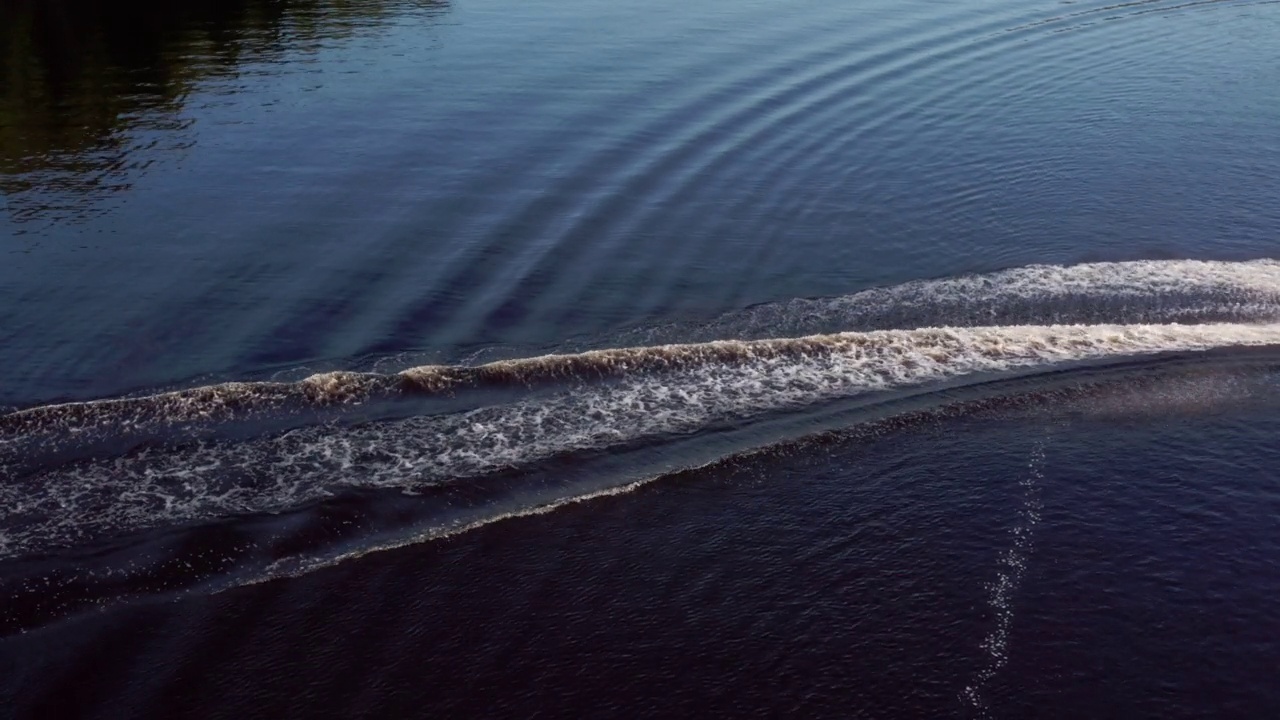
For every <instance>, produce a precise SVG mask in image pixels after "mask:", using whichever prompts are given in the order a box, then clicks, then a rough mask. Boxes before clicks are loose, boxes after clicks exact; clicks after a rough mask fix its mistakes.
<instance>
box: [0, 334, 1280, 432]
mask: <svg viewBox="0 0 1280 720" xmlns="http://www.w3.org/2000/svg"><path fill="white" fill-rule="evenodd" d="M1276 327H1280V325H1276V324H1256V325H1255V324H1239V323H1220V324H1205V325H1177V324H1170V325H1054V326H1003V327H987V328H922V329H917V330H881V331H870V332H847V333H835V334H828V335H811V336H808V337H800V338H779V339H768V340H719V341H711V342H704V343H690V344H672V345H662V346H654V347H637V348H618V349H609V350H592V351H587V352H582V353H577V354H571V355H544V356H540V357H533V358H522V359H516V360H501V361H497V362H492V363H488V364H485V365H478V366H451V365H427V366H421V367H416V368H411V369H408V370H404V371H402V372H399V373H396V374H391V375H381V374H374V373H353V372H331V373H323V374H318V375H313V376H311V377H308V378H306V379H304V380H301V381H299V382H296V383H276V382H260V383H225V384H222V385H213V386H206V387H199V388H193V389H189V390H179V391H174V392H169V393H163V394H159V395H150V396H144V397H139V398H125V399H117V400H100V401H90V402H83V403H68V404H64V405H50V406H43V407H37V408H32V409H28V410H22V411H18V412H14V413H10V414H8V415H4V416H0V448H3V446H4V440H5V438H4V436H5V435H7V436H9V440H10V441H11V440H12V439H13V438H15V437H17V436H21V435H22V434H24V433H40V432H49V431H80V432H82V431H85V430H88V429H92V428H94V427H101V426H103V425H109V426H111V427H114V428H117V429H121V428H127V429H134V430H138V429H140V428H144V427H146V426H148V425H165V424H169V425H173V424H182V423H193V422H208V423H217V422H225V421H229V420H232V419H235V418H236V417H237V416H243V415H251V414H253V413H259V412H263V411H269V410H277V411H279V410H285V409H289V408H306V407H328V406H334V405H343V404H357V403H361V402H364V401H367V400H369V399H370V398H372V397H375V396H381V397H391V396H395V395H406V394H410V395H422V394H448V395H452V394H454V393H456V392H459V391H462V390H465V389H469V388H483V387H511V386H516V387H518V386H533V385H538V384H545V383H556V382H564V381H589V380H598V379H607V378H627V377H635V376H639V375H646V374H662V373H673V372H681V371H689V370H693V369H698V368H705V367H714V366H719V367H730V366H738V365H750V364H760V363H765V364H778V363H785V362H786V361H789V360H791V361H800V362H812V361H820V360H822V359H833V358H839V359H840V362H845V363H848V362H853V363H856V364H858V367H857V368H856V370H857V371H858V372H860V373H867V374H868V377H867V379H866V382H867V386H868V389H871V388H873V387H877V386H883V385H892V384H894V383H908V382H913V381H916V380H922V379H926V378H927V377H928V376H930V375H938V376H940V377H941V376H947V375H950V374H952V373H950V372H948V371H947V368H948V367H950V366H954V367H955V368H956V371H957V372H959V373H964V372H973V371H978V370H988V371H998V370H1000V369H1004V368H1002V367H1001V365H1002V364H1007V365H1008V367H1009V368H1012V367H1019V366H1023V365H1025V364H1026V363H1029V362H1030V363H1048V362H1054V361H1065V360H1072V359H1087V358H1089V357H1093V356H1096V355H1111V354H1124V353H1136V354H1140V353H1151V352H1161V351H1178V350H1198V349H1206V348H1209V347H1217V346H1223V345H1266V344H1272V343H1277V342H1280V337H1278V336H1277V335H1276V332H1275V328H1276ZM850 370H851V371H852V370H855V368H853V367H852V366H851V367H850ZM873 376H874V377H873ZM876 377H878V378H880V379H881V381H876V380H875V378H876Z"/></svg>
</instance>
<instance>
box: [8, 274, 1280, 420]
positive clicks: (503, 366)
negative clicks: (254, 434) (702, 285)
mask: <svg viewBox="0 0 1280 720" xmlns="http://www.w3.org/2000/svg"><path fill="white" fill-rule="evenodd" d="M993 321H994V322H993ZM1276 321H1280V262H1278V261H1275V260H1253V261H1247V262H1222V261H1199V260H1160V261H1136V262H1118V263H1086V264H1081V265H1072V266H1055V265H1032V266H1027V267H1021V268H1014V269H1010V270H1003V271H999V272H995V273H990V274H985V275H968V276H961V277H953V278H944V279H939V280H920V281H912V282H908V283H904V284H901V285H895V286H890V287H884V288H873V289H871V290H865V291H862V292H859V293H855V294H853V295H847V296H843V297H836V298H820V299H798V300H791V301H787V302H782V303H774V304H769V305H763V306H757V307H754V308H750V309H748V310H746V311H743V312H740V313H734V314H731V315H727V316H725V317H723V318H721V319H720V320H718V321H713V322H711V323H709V324H707V325H705V326H703V327H702V328H700V330H701V332H700V333H699V334H701V335H704V336H705V335H708V334H709V335H711V337H709V338H703V339H704V341H703V342H685V343H678V344H654V343H646V342H643V338H642V342H640V343H636V344H638V345H647V346H648V347H629V348H622V349H614V350H599V351H591V352H585V353H579V354H574V355H550V356H544V357H540V358H528V359H521V360H509V361H501V362H495V363H490V364H487V365H481V366H474V367H465V366H426V367H420V368H412V369H409V370H405V371H403V372H400V373H397V374H391V375H385V374H373V373H356V372H332V373H324V374H319V375H314V376H312V377H309V378H306V379H304V380H302V381H299V382H293V383H284V382H229V383H223V384H219V385H210V386H205V387H198V388H191V389H186V390H178V391H174V392H168V393H162V394H157V395H151V396H144V397H137V398H120V399H108V400H97V401H90V402H80V403H67V404H60V405H46V406H40V407H34V408H29V409H26V410H20V411H17V412H12V413H8V414H5V415H0V444H2V443H3V441H4V438H5V436H9V437H13V436H15V435H22V434H27V433H33V432H40V431H41V430H42V429H45V430H54V429H59V428H62V429H66V428H76V429H84V428H91V427H93V426H95V425H98V424H102V423H109V424H111V425H115V426H117V427H119V426H122V425H123V426H133V427H139V426H146V425H154V424H182V423H218V422H225V421H230V420H233V419H235V418H237V417H243V416H246V415H253V414H256V413H264V412H286V411H296V410H307V409H313V408H326V407H341V406H344V405H353V404H359V403H362V402H366V401H368V400H370V399H375V398H380V397H396V396H399V395H404V394H423V393H426V394H432V393H455V392H458V391H461V390H465V389H467V388H473V387H486V386H520V385H528V384H536V383H545V382H560V381H565V380H570V381H572V380H590V379H593V378H607V377H621V376H626V375H627V374H629V373H636V372H660V371H669V370H680V369H687V368H689V367H691V366H693V365H698V364H705V363H734V362H742V361H750V360H758V359H762V358H769V357H803V356H809V355H821V354H828V353H833V352H836V353H838V352H843V351H846V350H847V349H848V348H850V347H852V346H855V345H858V344H860V343H862V344H870V345H874V344H875V343H876V342H878V340H877V339H875V338H871V337H863V338H859V337H857V336H854V335H850V334H849V331H870V330H879V329H913V328H921V327H971V326H1008V325H1072V324H1113V325H1128V324H1171V323H1182V324H1203V323H1219V322H1234V323H1268V322H1276ZM762 335H763V336H764V337H765V338H775V339H768V340H765V341H759V340H749V341H748V340H721V338H758V337H761V336H762ZM776 338H784V339H776ZM686 339H687V338H686Z"/></svg>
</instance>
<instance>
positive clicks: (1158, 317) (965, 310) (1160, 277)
mask: <svg viewBox="0 0 1280 720" xmlns="http://www.w3.org/2000/svg"><path fill="white" fill-rule="evenodd" d="M1275 320H1280V262H1278V261H1276V260H1269V259H1263V260H1251V261H1245V262H1228V261H1205V260H1139V261H1132V262H1106V263H1084V264H1080V265H1065V266H1064V265H1029V266H1026V267H1019V268H1012V269H1009V270H1001V271H998V272H994V273H988V274H979V275H963V276H958V277H949V278H941V279H936V280H916V281H912V282H907V283H903V284H900V285H892V286H888V287H880V288H872V289H870V290H864V291H862V292H858V293H854V294H851V295H843V296H838V297H829V298H798V299H794V300H787V301H784V302H777V303H766V304H763V305H758V306H755V307H752V308H748V309H747V310H744V311H741V312H736V313H730V314H728V315H725V316H723V317H721V318H718V319H716V320H713V321H711V322H708V323H705V324H704V325H702V326H701V327H699V328H697V329H695V330H693V331H690V330H688V329H683V328H682V329H678V330H676V332H678V333H681V334H683V335H685V337H686V339H692V338H723V337H779V336H795V335H809V334H815V333H827V332H839V331H849V330H881V329H893V328H915V327H927V326H939V325H947V326H984V325H1022V324H1027V325H1052V324H1094V323H1118V324H1143V323H1146V324H1160V323H1208V322H1271V321H1275ZM666 332H668V331H664V330H663V329H661V328H658V329H653V328H649V329H645V330H641V331H637V332H635V333H632V334H633V335H635V336H637V337H638V338H640V339H641V341H646V340H648V341H652V340H653V339H655V338H659V337H662V336H664V334H665V333H666ZM691 332H692V338H691V337H690V335H689V334H690V333H691Z"/></svg>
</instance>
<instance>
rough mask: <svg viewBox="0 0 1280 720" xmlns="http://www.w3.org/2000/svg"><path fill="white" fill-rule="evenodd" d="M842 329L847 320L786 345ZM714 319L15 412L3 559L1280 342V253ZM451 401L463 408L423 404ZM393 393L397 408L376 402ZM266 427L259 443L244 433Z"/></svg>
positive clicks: (888, 293) (942, 283) (1028, 273)
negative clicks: (872, 401)
mask: <svg viewBox="0 0 1280 720" xmlns="http://www.w3.org/2000/svg"><path fill="white" fill-rule="evenodd" d="M984 321H985V322H984ZM913 325H918V326H916V327H912V326H913ZM943 325H945V326H943ZM877 326H883V327H879V328H878V329H877ZM831 328H842V331H839V332H823V333H814V334H803V335H800V336H798V337H795V336H786V335H787V333H789V332H792V331H797V330H814V329H823V330H825V329H831ZM708 331H715V332H720V333H723V335H722V337H724V336H737V337H739V338H746V339H715V340H709V341H686V342H678V343H669V344H662V345H646V346H639V347H619V348H611V349H601V350H587V351H584V352H577V353H566V354H553V355H545V356H541V357H533V358H523V359H512V360H503V361H498V362H492V363H488V364H484V365H477V366H450V365H433V366H422V367H413V368H409V369H406V370H403V371H401V372H398V373H393V374H374V373H351V372H336V373H327V374H322V375H315V376H312V377H309V378H306V379H304V380H301V381H299V382H295V383H274V382H272V383H226V384H221V385H213V386H207V387H200V388H192V389H187V390H179V391H174V392H169V393H162V394H157V395H150V396H144V397H134V398H120V399H110V400H102V401H95V402H86V403H71V404H63V405H49V406H43V407H35V408H29V409H26V410H21V411H18V412H14V413H10V414H7V415H4V416H0V469H3V470H4V471H5V473H6V475H8V476H9V480H7V481H6V482H4V483H3V484H0V557H4V556H15V555H22V554H25V553H31V552H37V551H43V550H48V549H50V548H57V547H65V546H69V545H76V544H79V543H83V542H87V541H92V540H93V539H95V538H99V537H103V536H108V535H118V534H121V533H128V532H131V531H136V530H139V529H143V528H147V527H153V526H157V525H169V524H178V523H192V522H203V521H209V520H215V519H219V518H225V517H229V516H242V515H247V514H261V513H277V512H281V511H285V510H288V509H290V508H294V507H298V506H302V505H305V504H307V503H313V502H316V501H320V500H324V499H326V498H330V497H332V496H334V494H335V493H340V492H344V491H348V490H352V489H355V490H362V489H381V488H393V489H398V490H402V491H407V492H420V491H422V490H424V489H425V488H433V487H441V486H450V485H456V486H465V484H466V482H467V479H468V478H475V477H477V476H484V475H487V474H492V473H496V472H503V471H509V470H512V469H519V468H521V467H524V466H528V465H530V464H532V463H538V462H543V461H546V460H548V459H552V458H555V457H559V456H563V455H565V454H568V453H576V452H584V451H604V450H610V449H613V448H625V447H628V446H630V445H634V444H635V443H640V442H647V443H649V442H659V443H660V442H663V441H664V440H666V439H670V438H673V437H678V436H688V435H691V434H696V433H699V432H704V431H708V430H713V429H716V428H722V427H726V426H733V425H735V424H741V423H750V422H754V421H755V420H756V419H758V418H761V417H768V416H770V415H774V414H777V413H791V412H796V411H799V410H803V409H805V408H808V407H812V406H814V405H816V404H821V403H825V402H829V401H833V400H840V399H844V398H851V397H859V396H863V395H868V394H872V393H881V392H892V391H896V390H901V389H904V388H915V387H920V386H928V385H929V384H931V383H939V382H944V381H953V380H956V379H959V378H965V377H969V376H977V377H991V376H994V377H998V376H1000V375H1001V374H1007V373H1010V372H1014V371H1028V370H1032V371H1034V370H1036V369H1039V368H1052V367H1060V366H1062V365H1064V364H1071V363H1080V362H1090V361H1108V360H1112V359H1122V358H1128V357H1135V356H1150V355H1154V354H1163V353H1185V352H1197V351H1204V350H1210V349H1214V348H1224V347H1257V346H1268V345H1280V263H1277V262H1275V261H1270V260H1260V261H1252V262H1237V263H1231V262H1198V261H1151V262H1135V263H1099V264H1088V265H1077V266H1071V267H1052V266H1035V267H1028V268H1019V269H1015V270H1008V271H1004V272H999V273H993V274H989V275H976V276H969V277H962V278H950V279H944V280H935V281H921V282H913V283H907V284H905V285H900V286H895V287H889V288H881V289H873V290H869V291H865V292H862V293H857V294H854V295H850V296H846V297H840V298H828V299H818V300H796V301H790V302H786V303H780V304H776V305H769V306H761V307H757V308H752V309H750V310H748V311H745V312H743V313H739V314H737V315H733V316H726V317H725V318H721V319H720V320H718V321H716V322H715V323H710V324H708V325H705V326H702V327H699V328H692V329H690V330H689V332H688V336H689V337H696V336H697V335H698V334H699V333H705V332H708ZM655 332H656V331H655ZM667 332H669V330H668V331H667ZM765 332H767V333H769V334H770V335H771V337H767V338H762V339H751V336H753V335H755V334H760V333H765ZM493 391H497V394H494V392H493ZM437 399H439V400H442V401H447V402H446V404H444V405H439V406H433V405H427V406H423V405H421V404H420V403H419V401H422V400H427V401H434V400H437ZM415 403H416V404H415ZM380 404H383V405H387V406H388V407H390V408H391V409H390V410H388V411H386V412H385V413H383V414H381V415H380V414H378V413H377V412H374V411H373V410H371V409H370V408H374V407H381V405H380ZM281 418H290V419H289V420H288V422H280V419H281ZM251 421H252V422H257V423H258V424H257V425H252V426H253V427H256V428H257V432H255V433H250V434H249V435H247V436H243V435H236V433H234V432H228V431H227V429H226V428H227V427H230V426H238V425H237V424H243V423H246V422H251ZM272 422H278V424H277V425H272V424H271V423H272ZM567 492H568V493H569V494H572V490H571V489H570V490H568V491H567Z"/></svg>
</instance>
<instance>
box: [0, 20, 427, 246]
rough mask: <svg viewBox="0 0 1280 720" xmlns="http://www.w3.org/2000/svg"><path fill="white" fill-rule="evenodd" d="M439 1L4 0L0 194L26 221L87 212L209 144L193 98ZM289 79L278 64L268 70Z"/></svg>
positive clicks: (12, 214)
mask: <svg viewBox="0 0 1280 720" xmlns="http://www.w3.org/2000/svg"><path fill="white" fill-rule="evenodd" d="M414 9H417V10H425V11H428V12H430V11H433V10H434V11H442V10H444V9H447V5H446V4H445V3H443V2H433V1H430V0H407V1H406V0H356V1H344V0H228V1H223V0H196V1H193V2H183V3H165V4H159V5H154V4H143V3H128V2H123V3H121V2H113V3H107V2H101V1H99V0H0V192H2V193H3V195H4V201H5V205H6V208H7V210H8V214H9V216H10V218H11V219H12V221H13V222H15V223H18V224H19V225H20V226H21V225H23V224H27V225H29V224H30V223H32V222H42V223H43V222H58V221H64V222H65V221H73V222H74V221H77V220H86V219H88V218H90V217H93V216H95V215H98V214H101V213H103V212H105V211H106V210H107V209H108V208H107V205H108V201H109V200H110V199H111V198H113V197H115V196H117V195H118V194H119V193H120V192H121V191H124V190H128V189H129V188H130V187H131V185H132V183H134V182H135V181H136V180H137V178H138V177H139V176H140V175H141V174H142V173H143V172H145V171H146V169H147V167H148V166H150V165H151V164H152V163H154V162H155V161H156V159H157V158H161V157H172V156H174V155H176V154H180V153H181V152H183V151H184V150H185V149H186V148H188V147H190V146H191V145H192V144H193V143H194V142H195V134H194V132H193V130H192V124H193V122H194V119H193V118H192V117H191V115H190V114H187V113H186V112H184V105H185V104H186V102H187V99H188V98H189V96H190V95H191V94H192V93H193V92H196V91H198V90H201V89H203V88H205V87H207V86H209V85H211V84H212V85H218V86H219V87H218V88H217V90H218V91H221V92H235V91H236V90H237V89H238V88H237V87H236V86H234V85H231V86H230V87H226V88H224V87H222V86H224V85H229V84H231V83H234V82H235V81H236V79H237V78H238V77H239V76H241V75H242V74H244V73H245V72H246V70H247V69H248V68H251V67H254V66H269V65H282V64H286V63H289V62H291V61H295V59H296V58H299V57H303V58H308V57H314V56H315V55H316V54H318V53H319V52H321V51H322V50H323V49H324V48H325V47H327V46H329V45H330V44H332V43H335V42H342V41H346V40H349V39H351V38H353V37H358V36H360V35H362V34H366V33H368V32H371V31H377V30H380V29H382V28H384V27H386V26H387V25H388V24H389V23H390V22H391V21H392V20H393V19H394V18H395V17H397V16H398V15H399V14H401V13H403V12H404V11H409V10H414ZM268 74H275V73H268Z"/></svg>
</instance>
